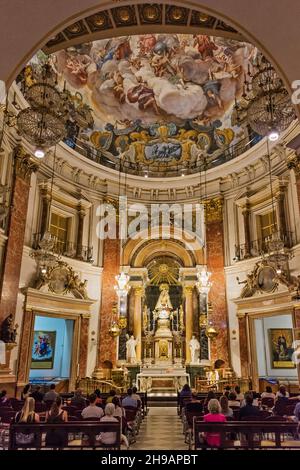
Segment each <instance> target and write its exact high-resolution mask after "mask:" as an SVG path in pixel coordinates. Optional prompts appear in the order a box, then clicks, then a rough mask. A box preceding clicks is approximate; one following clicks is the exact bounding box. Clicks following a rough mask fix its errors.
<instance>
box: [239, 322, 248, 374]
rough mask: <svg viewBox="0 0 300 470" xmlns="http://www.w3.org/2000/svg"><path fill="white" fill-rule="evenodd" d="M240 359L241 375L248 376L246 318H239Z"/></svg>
mask: <svg viewBox="0 0 300 470" xmlns="http://www.w3.org/2000/svg"><path fill="white" fill-rule="evenodd" d="M239 338H240V360H241V373H242V377H245V378H247V377H249V363H248V341H247V318H246V316H244V317H240V318H239Z"/></svg>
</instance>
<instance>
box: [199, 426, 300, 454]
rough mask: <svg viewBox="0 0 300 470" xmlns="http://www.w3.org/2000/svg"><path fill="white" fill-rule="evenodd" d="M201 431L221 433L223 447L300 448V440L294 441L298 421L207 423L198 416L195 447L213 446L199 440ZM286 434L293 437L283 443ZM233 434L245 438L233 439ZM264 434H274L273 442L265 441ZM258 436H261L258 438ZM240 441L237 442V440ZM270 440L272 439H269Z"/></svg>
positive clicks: (221, 445)
mask: <svg viewBox="0 0 300 470" xmlns="http://www.w3.org/2000/svg"><path fill="white" fill-rule="evenodd" d="M199 433H213V434H215V433H217V434H219V435H220V442H221V443H220V448H221V449H230V448H234V449H241V448H243V449H257V448H258V449H259V448H262V449H267V448H273V449H274V448H284V449H286V448H297V449H300V442H298V445H297V442H295V441H294V437H295V436H296V437H298V435H297V433H298V423H293V422H281V421H278V422H276V421H269V422H268V421H253V422H251V421H228V422H225V423H205V422H203V421H201V420H198V419H197V418H195V419H194V422H193V434H194V439H195V442H194V449H195V450H197V449H210V448H211V447H210V446H209V445H208V444H207V443H206V441H205V439H204V442H202V440H201V441H200V440H199ZM286 434H293V439H292V440H291V441H289V442H286V444H284V445H282V444H283V442H284V440H283V437H284V435H286ZM232 435H236V436H243V439H240V438H239V439H236V440H235V441H233V440H232V439H231V437H232ZM264 435H268V436H270V435H271V436H274V441H273V442H272V443H271V442H269V443H266V442H263V438H261V437H263V436H264ZM257 436H260V438H259V439H257ZM237 440H238V441H239V443H238V444H236V441H237ZM267 440H268V441H269V440H270V439H267Z"/></svg>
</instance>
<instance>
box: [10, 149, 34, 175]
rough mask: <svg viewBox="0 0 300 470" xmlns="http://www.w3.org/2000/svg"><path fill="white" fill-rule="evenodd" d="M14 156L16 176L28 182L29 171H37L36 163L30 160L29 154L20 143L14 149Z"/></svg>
mask: <svg viewBox="0 0 300 470" xmlns="http://www.w3.org/2000/svg"><path fill="white" fill-rule="evenodd" d="M14 158H15V172H16V176H19V177H20V178H22V179H23V180H24V181H26V182H29V181H30V177H31V173H35V172H36V171H37V169H38V165H37V164H36V163H35V162H33V161H32V160H31V158H30V155H29V154H28V153H27V152H26V151H25V149H24V148H23V147H22V146H21V145H17V146H16V148H15V150H14Z"/></svg>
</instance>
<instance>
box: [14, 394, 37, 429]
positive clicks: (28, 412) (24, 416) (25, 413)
mask: <svg viewBox="0 0 300 470" xmlns="http://www.w3.org/2000/svg"><path fill="white" fill-rule="evenodd" d="M34 407H35V400H34V398H32V397H27V398H26V399H25V403H24V405H23V408H22V409H21V411H18V412H17V414H16V416H15V423H39V421H40V417H39V415H38V414H37V413H35V411H34Z"/></svg>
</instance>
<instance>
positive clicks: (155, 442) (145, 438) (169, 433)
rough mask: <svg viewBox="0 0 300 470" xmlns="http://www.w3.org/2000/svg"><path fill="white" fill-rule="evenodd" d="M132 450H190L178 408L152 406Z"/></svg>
mask: <svg viewBox="0 0 300 470" xmlns="http://www.w3.org/2000/svg"><path fill="white" fill-rule="evenodd" d="M130 449H132V450H188V446H187V444H185V443H184V435H183V434H182V422H181V420H180V419H179V418H178V415H177V408H176V407H175V406H174V407H172V408H171V407H166V408H162V407H155V406H151V407H150V408H149V412H148V415H147V417H146V418H144V420H143V422H142V424H141V428H140V432H139V434H138V436H137V438H136V443H135V444H133V445H131V446H130Z"/></svg>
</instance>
